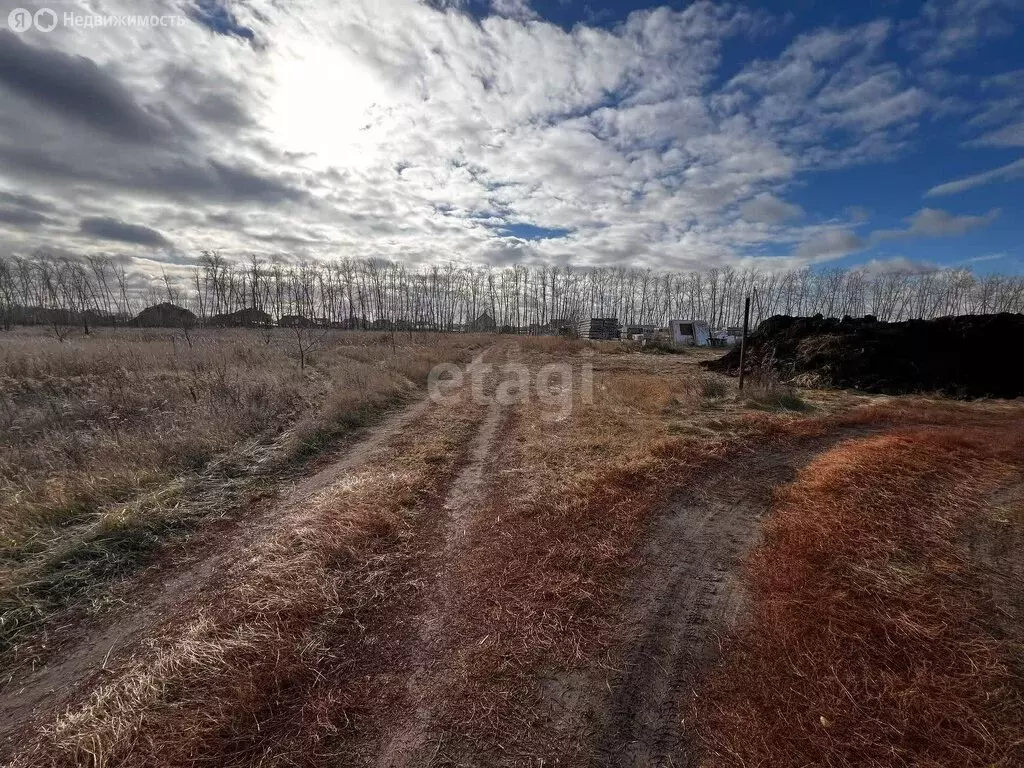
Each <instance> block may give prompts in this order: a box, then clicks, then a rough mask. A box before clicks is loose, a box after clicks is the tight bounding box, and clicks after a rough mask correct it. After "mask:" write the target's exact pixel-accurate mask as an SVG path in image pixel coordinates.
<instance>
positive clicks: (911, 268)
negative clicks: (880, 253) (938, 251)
mask: <svg viewBox="0 0 1024 768" xmlns="http://www.w3.org/2000/svg"><path fill="white" fill-rule="evenodd" d="M862 269H863V270H864V272H865V274H867V275H868V276H869V277H877V276H881V275H927V274H930V273H932V272H938V271H939V270H940V267H939V266H938V265H937V264H933V263H932V262H930V261H922V260H919V259H909V258H907V257H906V256H893V257H892V258H888V259H871V261H869V262H867V263H866V264H865V265H864V266H863V267H862Z"/></svg>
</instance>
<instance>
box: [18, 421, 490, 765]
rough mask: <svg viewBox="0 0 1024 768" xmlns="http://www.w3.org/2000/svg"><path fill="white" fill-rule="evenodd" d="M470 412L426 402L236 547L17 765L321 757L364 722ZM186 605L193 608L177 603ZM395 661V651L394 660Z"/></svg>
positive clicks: (413, 590) (412, 596)
mask: <svg viewBox="0 0 1024 768" xmlns="http://www.w3.org/2000/svg"><path fill="white" fill-rule="evenodd" d="M478 418H479V414H478V413H475V412H474V411H473V409H467V408H460V409H455V408H451V409H432V410H428V411H426V413H425V415H424V416H422V417H421V418H420V420H419V421H418V422H417V423H415V424H413V425H410V428H409V430H408V431H407V433H406V435H405V436H403V437H401V438H400V439H398V440H396V441H394V442H392V443H391V444H388V445H385V446H383V447H382V448H381V449H379V450H378V451H377V453H376V454H375V455H373V456H371V457H370V458H369V459H368V461H367V462H366V464H365V465H364V466H363V468H362V469H360V470H359V471H357V472H356V473H355V474H353V475H351V476H349V477H347V478H344V480H343V482H341V483H339V484H337V485H333V486H330V487H328V488H326V489H325V490H324V491H323V492H322V493H321V494H320V496H319V497H317V498H314V499H312V500H311V501H310V502H309V503H308V504H307V505H306V506H305V508H304V509H303V510H301V511H300V512H299V513H298V514H297V515H296V516H295V517H294V518H292V519H287V520H283V521H281V522H280V525H279V526H276V527H275V529H274V532H273V533H272V534H271V535H269V536H268V537H266V538H264V539H261V540H260V541H258V542H257V543H256V544H255V545H254V546H253V547H252V548H251V549H250V550H247V551H242V552H239V553H238V554H237V557H236V558H235V562H234V565H233V566H232V567H231V568H230V569H229V571H228V572H227V573H226V574H225V575H224V579H223V580H222V582H221V587H220V588H219V589H217V590H216V591H214V592H212V593H206V594H201V595H197V596H196V597H195V598H194V600H193V605H192V606H191V607H192V608H193V609H194V611H195V613H194V615H193V616H191V617H189V618H188V619H187V620H186V621H185V623H184V624H183V625H176V624H174V623H169V624H168V625H167V626H164V627H162V628H161V631H160V632H158V633H157V634H156V635H155V636H154V637H152V638H151V639H150V640H149V642H148V644H147V647H146V648H143V649H142V650H141V651H140V652H139V653H137V655H136V657H135V658H134V659H133V660H131V661H130V662H129V663H128V664H127V665H126V666H125V667H124V668H122V669H121V670H120V671H119V672H118V673H117V675H116V676H115V677H114V678H113V679H112V680H110V681H109V682H107V683H106V684H104V685H101V686H100V687H98V688H97V689H95V690H94V691H93V693H92V694H91V696H90V697H89V700H88V701H87V702H84V703H83V704H82V705H80V706H76V707H72V708H71V709H69V711H67V712H66V713H65V714H64V715H62V716H61V717H60V718H59V719H58V720H57V721H56V722H55V723H53V724H52V725H50V726H48V727H46V728H45V730H44V732H43V734H42V736H41V737H40V738H39V739H38V740H37V741H36V742H35V744H34V746H33V747H31V748H30V749H27V750H25V751H24V752H23V753H22V754H21V755H20V756H19V757H18V758H17V759H16V760H15V762H14V764H15V765H17V766H43V765H46V766H53V765H69V766H70V765H76V766H83V765H84V766H96V767H97V768H99V767H100V766H119V767H121V766H153V765H160V766H184V765H195V764H197V763H199V762H202V761H212V762H214V763H216V764H217V765H219V766H251V765H257V764H259V765H322V764H325V763H326V762H330V761H336V760H341V759H342V756H343V755H344V750H345V743H346V739H347V738H348V737H349V736H351V735H352V734H353V733H354V732H355V731H356V730H357V726H364V727H369V726H367V724H366V723H364V722H363V721H362V720H361V718H362V713H363V712H365V711H366V710H368V709H370V708H372V706H373V705H374V704H375V703H376V702H375V697H377V696H378V695H379V694H380V690H379V689H378V686H377V684H376V683H375V681H374V678H373V676H372V672H373V671H376V670H381V671H384V672H385V673H386V672H387V667H388V666H389V663H388V661H387V659H388V658H389V657H388V656H387V654H388V653H389V651H388V647H380V646H377V645H376V644H375V643H374V642H373V641H372V640H371V639H370V638H373V637H375V636H377V633H378V632H379V630H380V625H381V624H383V623H387V622H389V621H391V620H392V619H393V618H394V617H395V616H402V615H404V614H405V613H406V612H409V611H411V610H414V608H415V606H414V603H415V600H416V599H417V594H418V590H419V587H420V584H419V582H418V580H417V576H416V568H415V561H416V559H417V557H418V556H419V553H420V548H421V546H422V544H421V542H420V537H421V535H424V526H427V527H428V528H429V526H430V525H436V515H434V514H431V511H432V510H434V511H436V505H437V503H438V501H439V494H441V492H442V490H443V489H444V488H445V487H446V485H447V483H448V482H450V479H451V477H452V474H453V472H454V471H455V469H456V467H457V466H458V464H459V462H460V460H461V456H462V455H463V452H464V447H465V445H466V443H467V441H468V437H469V434H470V433H471V431H472V429H473V427H474V425H475V422H476V420H478ZM186 610H187V606H186ZM391 663H394V659H393V658H392V659H391Z"/></svg>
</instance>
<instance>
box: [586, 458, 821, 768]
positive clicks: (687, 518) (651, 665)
mask: <svg viewBox="0 0 1024 768" xmlns="http://www.w3.org/2000/svg"><path fill="white" fill-rule="evenodd" d="M814 453H815V451H811V450H806V449H805V450H799V451H793V450H786V449H784V448H778V447H776V448H773V449H771V450H767V449H760V450H759V451H758V452H757V453H755V454H753V455H747V456H743V457H741V458H739V459H734V460H733V461H731V462H730V464H729V465H728V466H726V467H724V468H722V469H719V470H713V471H712V472H711V474H709V475H708V476H706V477H705V478H703V479H702V480H701V481H700V482H699V483H698V484H697V485H696V486H694V487H692V488H690V489H688V490H687V491H685V492H684V493H683V494H681V495H680V496H678V497H677V498H675V499H674V500H673V501H672V502H671V503H670V505H669V507H668V509H667V511H666V513H665V514H664V515H663V516H662V517H661V519H660V520H659V521H658V522H657V523H656V524H655V526H654V529H653V531H652V533H651V535H650V537H649V539H648V541H647V544H646V545H645V547H644V552H643V556H642V557H643V560H642V562H643V566H642V568H641V570H640V571H639V573H638V574H637V576H636V578H635V580H634V582H633V584H632V585H631V587H630V591H629V593H628V598H627V600H628V603H627V608H626V611H625V615H624V616H623V624H624V626H625V631H626V633H627V636H628V637H630V638H634V639H633V641H632V643H631V645H630V646H629V647H628V648H627V650H626V652H625V657H624V663H623V664H622V671H621V672H620V673H619V674H618V675H616V676H614V677H613V678H612V679H610V680H608V681H607V683H608V684H607V686H606V688H605V700H604V701H603V702H601V703H600V705H599V708H598V711H597V712H596V713H595V714H596V716H595V719H594V726H595V727H594V732H593V733H594V765H596V766H601V767H602V768H605V767H606V768H634V767H635V768H641V766H642V767H643V768H655V767H657V768H662V767H668V766H672V767H673V768H675V767H676V766H684V765H691V764H692V758H691V756H689V755H687V752H688V751H689V750H688V749H687V744H686V737H685V731H684V728H683V726H682V717H683V715H684V711H683V707H684V704H685V702H686V700H687V698H688V697H689V696H690V695H691V693H692V688H693V684H694V682H695V679H696V675H697V673H698V672H699V671H700V670H701V669H702V668H703V667H704V666H705V665H706V664H707V663H709V662H710V661H711V660H712V659H713V658H714V656H715V654H716V651H717V643H718V639H719V637H720V635H721V633H722V632H723V631H724V630H725V629H726V628H727V627H728V625H729V624H730V622H731V620H732V617H734V616H735V614H736V612H737V611H738V610H739V608H740V604H741V595H740V594H739V590H738V588H737V585H736V583H735V576H734V574H735V573H736V570H737V568H738V566H739V564H740V561H741V560H742V558H743V557H744V556H745V554H746V553H747V552H748V551H749V550H750V548H751V546H752V545H753V543H754V542H755V540H756V538H757V536H758V532H759V529H760V525H759V521H760V519H761V518H762V517H763V516H764V515H765V514H766V513H767V512H768V509H769V506H770V504H771V498H772V491H773V489H774V488H775V487H777V486H779V485H781V484H783V483H786V482H789V481H791V480H792V479H793V478H794V477H795V475H796V472H797V470H798V469H799V468H800V467H801V466H803V465H804V464H806V463H807V461H809V460H810V458H811V457H812V456H813V455H814Z"/></svg>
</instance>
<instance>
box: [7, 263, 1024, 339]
mask: <svg viewBox="0 0 1024 768" xmlns="http://www.w3.org/2000/svg"><path fill="white" fill-rule="evenodd" d="M137 280H138V278H137V276H133V275H132V274H131V273H130V272H129V271H128V268H127V267H126V265H125V263H124V262H122V261H117V260H114V259H111V258H109V257H105V256H90V257H85V258H82V259H74V258H70V257H53V256H48V255H45V254H44V255H37V256H34V257H32V258H25V257H3V256H0V322H2V323H3V326H4V327H6V328H9V327H10V326H11V325H12V324H16V323H31V322H62V323H65V324H73V323H84V324H85V326H86V329H87V330H88V325H89V324H90V323H92V324H121V323H127V322H130V321H131V319H132V318H134V317H135V316H136V315H137V314H138V312H139V311H140V310H142V309H143V308H145V307H147V306H152V305H156V304H161V303H165V302H167V303H171V304H174V305H177V306H180V307H184V308H186V309H188V310H190V311H191V312H193V313H194V314H195V315H196V318H197V322H210V321H211V320H213V319H215V318H223V317H225V316H230V315H232V314H233V313H239V312H243V313H244V314H245V316H246V317H248V318H252V317H263V316H264V315H263V313H265V316H266V317H267V318H269V320H270V321H271V322H276V321H280V320H281V319H282V318H285V319H286V320H287V321H288V322H295V321H301V322H303V323H306V324H310V325H318V326H334V327H345V328H402V329H410V330H411V329H424V330H438V331H453V330H461V329H466V328H471V329H472V328H481V326H486V327H487V328H488V329H489V328H491V327H493V328H495V329H497V330H505V331H509V332H544V331H546V330H551V329H554V328H556V327H558V326H560V325H564V324H565V323H567V322H578V321H580V320H582V319H586V318H591V317H614V318H617V319H618V320H619V321H620V322H621V323H622V324H623V325H654V326H665V325H667V323H668V321H669V320H670V319H682V320H703V321H706V322H708V323H709V324H710V325H711V326H712V327H714V328H723V327H730V326H736V325H739V324H740V323H741V322H742V316H743V302H744V298H745V297H747V296H751V297H752V303H751V313H752V320H753V322H754V323H757V322H760V321H761V320H763V319H765V318H767V317H770V316H772V315H776V314H786V315H814V314H818V313H820V314H822V315H825V316H831V317H841V316H843V315H851V316H854V317H859V316H863V315H875V316H876V317H878V318H879V319H880V320H884V321H899V320H907V319H911V318H930V317H939V316H943V315H962V314H990V313H996V312H1024V277H1021V276H1006V275H985V276H978V275H975V274H973V273H972V272H971V271H969V270H966V269H942V270H934V271H922V272H878V273H875V272H871V271H869V270H867V269H863V268H862V269H824V270H812V269H799V270H793V271H787V272H762V271H758V270H755V269H737V268H733V267H721V268H711V269H706V270H693V271H686V272H682V271H680V272H671V271H654V270H650V269H639V268H629V267H592V268H576V267H570V266H552V265H544V264H541V265H530V266H524V265H513V266H508V267H471V266H462V265H456V264H435V265H428V266H424V267H412V266H409V265H405V264H400V263H394V262H388V261H382V260H375V259H370V260H357V259H344V258H343V259H336V260H333V261H305V262H299V263H287V262H284V261H279V260H263V259H260V258H257V257H252V258H250V259H248V260H235V259H230V258H227V257H225V256H223V255H221V254H219V253H214V252H205V253H203V255H202V257H201V258H200V260H199V263H198V265H197V266H196V267H195V268H194V269H192V270H191V272H190V273H189V274H188V276H187V279H184V280H183V279H182V278H181V277H180V276H179V277H176V278H173V279H172V277H170V276H169V275H168V274H167V273H166V272H165V273H163V274H162V275H160V276H159V277H148V278H147V279H146V282H145V284H144V285H143V286H142V287H140V286H139V285H138V284H137Z"/></svg>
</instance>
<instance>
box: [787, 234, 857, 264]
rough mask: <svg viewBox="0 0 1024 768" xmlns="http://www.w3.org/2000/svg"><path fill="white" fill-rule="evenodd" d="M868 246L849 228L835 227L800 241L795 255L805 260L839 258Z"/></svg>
mask: <svg viewBox="0 0 1024 768" xmlns="http://www.w3.org/2000/svg"><path fill="white" fill-rule="evenodd" d="M866 247H867V243H866V242H865V241H864V238H862V237H860V236H859V235H857V234H856V233H855V232H851V231H850V230H848V229H833V230H828V231H825V232H822V233H821V234H818V235H815V236H814V237H812V238H810V239H809V240H805V241H804V242H802V243H800V245H799V246H798V247H797V249H796V250H795V251H794V252H793V255H794V256H795V257H796V258H797V259H799V260H802V261H805V262H821V261H829V260H831V259H838V258H840V257H842V256H847V255H849V254H851V253H856V252H857V251H860V250H863V249H864V248H866Z"/></svg>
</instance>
